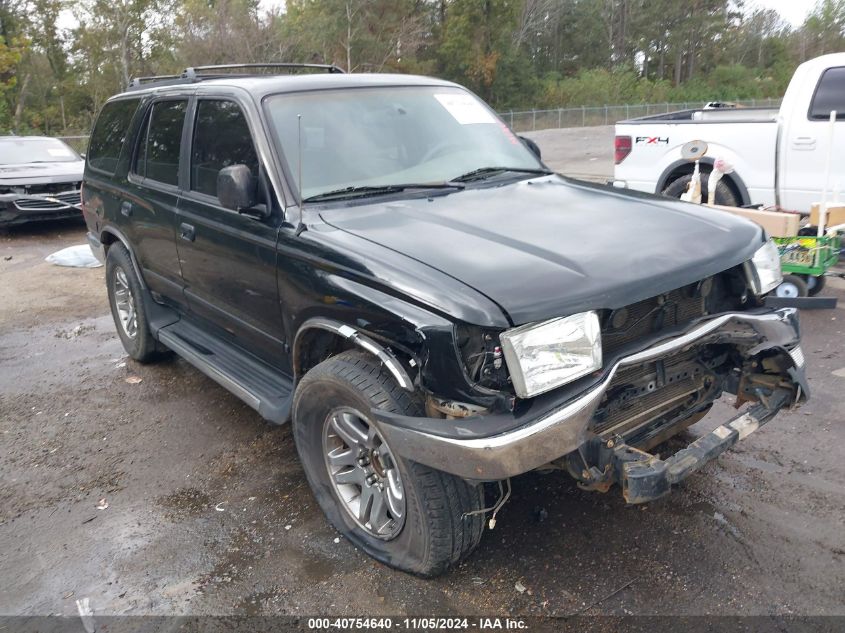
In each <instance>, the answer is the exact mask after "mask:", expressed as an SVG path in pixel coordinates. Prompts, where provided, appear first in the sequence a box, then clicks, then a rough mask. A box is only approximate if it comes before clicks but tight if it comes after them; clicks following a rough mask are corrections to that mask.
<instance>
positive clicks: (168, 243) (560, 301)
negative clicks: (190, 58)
mask: <svg viewBox="0 0 845 633" xmlns="http://www.w3.org/2000/svg"><path fill="white" fill-rule="evenodd" d="M301 69H304V70H307V71H314V72H312V73H311V74H294V75H291V76H278V75H271V76H260V75H251V74H250V73H257V72H258V69H257V68H249V67H238V68H235V69H232V68H220V67H206V68H201V69H188V70H187V71H185V73H183V74H182V75H181V76H180V77H171V78H159V79H154V80H146V81H140V82H138V81H136V82H135V83H134V84H133V85H132V86H131V88H130V90H128V91H127V92H126V93H124V94H120V95H117V96H115V97H113V98H112V99H111V100H109V101H108V103H107V104H106V105H105V106H104V108H103V110H102V112H101V113H100V116H99V119H98V121H97V123H96V126H95V128H94V131H93V136H92V138H91V143H90V149H89V154H88V159H87V164H86V170H85V183H84V190H83V191H84V194H83V209H84V214H85V219H86V222H87V224H88V228H89V240H90V243H91V246H92V249H94V251H95V252H97V253H99V254H100V255H101V256H102V257H104V259H105V262H106V283H107V289H108V296H109V301H110V304H111V309H112V313H113V315H114V320H115V323H116V326H117V331H118V335H119V336H120V338H121V340H122V341H123V344H124V346H125V348H126V350H127V352H128V353H129V354H130V356H131V357H132V358H134V359H136V360H138V361H141V362H146V361H150V360H153V359H155V358H157V357H158V356H160V355H161V354H163V353H165V352H167V351H168V350H169V351H172V352H175V353H177V354H179V355H180V356H182V357H183V358H185V359H186V360H187V361H188V362H190V363H192V364H193V365H195V366H196V367H197V368H198V369H199V370H201V371H202V372H204V373H205V374H207V375H208V376H210V377H211V378H212V379H214V380H215V381H217V382H218V383H220V384H221V385H223V386H224V387H226V388H227V389H229V390H231V391H232V392H233V393H235V394H236V395H238V396H239V397H240V398H242V399H243V400H244V401H245V402H246V403H248V404H249V405H250V406H252V407H254V408H255V409H256V410H257V411H258V412H259V413H260V414H261V415H262V416H263V417H265V418H266V419H268V420H271V421H273V422H277V423H283V422H286V421H288V420H292V423H293V435H294V439H295V442H296V446H297V449H298V452H299V456H300V458H301V461H302V465H303V469H304V471H305V475H306V477H307V478H308V481H309V483H310V485H311V487H312V489H313V491H314V494H315V496H316V498H317V500H318V502H319V504H320V506H321V507H322V509H323V511H324V512H325V513H326V515H327V517H328V518H329V520H330V521H331V522H332V524H333V525H334V526H335V527H336V528H337V529H338V530H340V531H341V532H342V533H343V534H344V535H346V536H347V537H348V538H349V539H350V540H351V541H352V542H354V543H355V544H356V545H358V546H359V547H361V548H362V549H364V550H365V551H367V552H368V553H369V554H371V555H372V556H374V557H375V558H377V559H378V560H381V561H383V562H385V563H387V564H389V565H392V566H394V567H397V568H400V569H404V570H407V571H410V572H414V573H418V574H423V575H433V574H436V573H439V572H441V571H443V570H445V569H446V568H448V567H449V566H450V565H452V564H454V563H456V562H457V561H459V560H461V559H462V558H463V557H464V556H466V555H467V554H469V553H470V552H471V551H472V550H473V549H474V548H475V546H476V545H477V544H478V542H479V539H480V538H481V534H482V531H483V527H484V521H485V514H486V513H488V512H490V511H491V510H492V511H493V512H494V513H495V509H496V508H498V507H500V506H501V504H502V503H503V502H504V500H505V498H506V495H505V494H503V493H502V492H501V491H503V490H504V486H503V485H501V484H502V482H504V481H506V480H507V479H508V478H510V477H512V476H514V475H518V474H520V473H524V472H526V471H529V470H532V469H550V468H557V469H562V470H565V471H567V472H569V473H570V474H571V475H572V476H573V477H575V479H576V480H577V481H578V482H579V485H581V486H582V487H584V488H587V489H591V490H599V491H606V490H608V488H610V487H611V486H612V485H614V484H619V485H620V487H621V488H622V493H623V495H624V496H625V498H626V499H627V500H628V502H630V503H641V502H644V501H648V500H650V499H655V498H657V497H660V496H661V495H663V494H665V493H666V492H668V491H669V489H670V487H671V485H672V484H674V483H676V482H678V481H680V480H682V479H683V478H684V477H686V476H688V475H689V474H690V473H692V472H693V471H695V470H697V469H698V468H699V467H700V466H701V465H702V464H703V463H705V462H706V461H707V460H708V459H711V458H713V457H715V456H716V455H718V454H720V453H721V452H723V451H724V450H726V449H727V448H728V447H729V446H731V445H732V444H734V443H735V442H736V441H737V440H738V439H740V438H743V437H745V436H746V435H748V434H749V433H751V432H752V431H754V430H755V429H757V428H758V427H759V426H761V425H762V424H764V423H765V422H767V421H768V420H769V419H771V418H772V417H773V416H774V415H775V414H776V413H777V412H778V411H779V410H780V409H781V408H783V407H789V406H792V405H794V404H796V403H798V402H800V401H802V400H803V399H804V398H806V396H807V388H806V384H805V380H804V370H803V366H804V359H803V355H802V353H801V348H800V347H799V333H798V316H797V313H796V311H795V310H794V309H790V308H785V309H769V308H767V307H765V305H764V299H765V296H766V294H767V293H768V292H769V291H770V290H771V289H772V288H774V287H775V286H776V285H777V284H778V283H779V281H780V267H779V266H780V264H779V258H778V253H777V249H776V248H775V247H774V246H773V244H772V243H771V242H770V241H769V240H768V239H767V237H766V236H765V235H764V234H763V232H762V230H761V229H760V228H759V227H758V226H756V225H754V224H751V223H749V222H747V221H745V220H742V219H739V218H736V217H734V216H732V215H728V214H724V213H721V212H718V211H714V210H711V209H705V208H702V207H698V206H693V205H689V204H686V203H682V202H678V201H671V200H667V199H661V198H657V197H654V196H650V195H645V194H639V193H633V192H627V191H620V190H615V189H612V188H606V187H602V186H597V185H592V184H587V183H583V182H578V181H574V180H570V179H567V178H564V177H561V176H558V175H555V174H553V173H551V172H550V171H549V170H548V169H547V168H546V167H545V165H544V164H543V163H542V161H541V160H540V157H539V151H538V150H537V149H536V146H532V145H531V144H529V143H527V142H525V141H524V140H522V139H520V138H519V137H517V136H515V135H514V134H513V133H512V132H511V130H510V129H509V128H508V127H507V126H506V125H505V124H504V123H503V122H502V121H501V120H500V119H499V118H498V117H497V116H496V115H495V113H493V112H492V111H491V110H490V109H489V108H488V107H487V106H486V105H485V104H484V103H482V102H481V101H480V100H479V99H477V98H476V97H475V96H474V95H472V94H471V93H469V92H468V91H466V90H465V89H463V88H461V87H460V86H457V85H455V84H452V83H449V82H446V81H441V80H437V79H430V78H423V77H414V76H400V75H377V74H373V75H346V74H341V73H340V72H338V71H337V69H335V68H333V67H306V66H301V67H298V66H296V67H293V68H291V67H284V68H282V67H279V66H276V67H270V70H279V71H280V72H281V71H282V70H301ZM263 70H264V71H265V72H266V70H267V67H265V68H264V69H263ZM227 73H231V74H227ZM724 393H730V394H735V395H736V398H737V404H738V405H739V404H743V403H748V406H747V407H745V409H744V410H742V411H741V412H740V413H739V414H738V415H737V416H735V417H734V418H733V419H731V420H729V421H727V422H725V423H724V424H722V425H719V426H717V427H716V428H715V429H714V430H713V431H712V432H710V433H707V434H705V435H703V436H702V437H700V438H699V439H697V440H695V441H694V442H692V443H690V444H689V446H687V447H686V448H684V449H682V450H681V451H679V452H677V453H676V454H674V455H673V456H671V457H669V458H667V459H659V458H658V457H657V456H655V455H652V454H650V453H649V452H648V451H649V450H651V449H652V448H653V447H655V446H657V445H658V444H660V443H662V442H663V441H665V440H666V439H667V438H669V437H671V436H674V435H676V434H677V433H678V432H680V431H681V430H682V429H684V428H686V427H687V426H689V425H691V424H693V423H694V422H696V421H697V420H699V419H701V418H702V417H703V416H704V415H705V414H706V413H707V412H708V411H709V409H710V408H711V406H712V404H713V402H714V401H715V400H716V399H717V398H719V397H720V396H721V395H722V394H724ZM150 406H155V404H154V403H151V404H150ZM497 484H498V485H497ZM485 495H486V497H487V498H485ZM491 505H492V506H493V507H490V506H491Z"/></svg>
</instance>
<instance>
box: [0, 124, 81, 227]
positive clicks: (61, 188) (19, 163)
mask: <svg viewBox="0 0 845 633" xmlns="http://www.w3.org/2000/svg"><path fill="white" fill-rule="evenodd" d="M84 169H85V160H84V159H83V157H82V156H80V155H79V154H77V153H76V152H75V151H74V150H73V149H72V148H71V147H69V146H68V145H67V144H66V143H64V142H62V141H60V140H59V139H57V138H50V137H48V136H6V137H0V228H6V227H10V226H15V225H18V224H24V223H26V222H34V221H43V220H59V219H64V218H79V219H80V220H81V219H82V213H81V209H80V194H79V187H80V185H81V184H82V172H83V170H84Z"/></svg>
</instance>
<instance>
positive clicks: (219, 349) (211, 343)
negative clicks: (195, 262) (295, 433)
mask: <svg viewBox="0 0 845 633" xmlns="http://www.w3.org/2000/svg"><path fill="white" fill-rule="evenodd" d="M157 336H158V340H159V341H161V342H162V343H163V344H164V345H166V346H167V347H168V348H169V349H171V350H173V351H174V352H175V353H176V354H178V355H179V356H181V357H182V358H184V359H185V360H186V361H188V362H189V363H190V364H191V365H193V366H194V367H196V368H197V369H199V370H200V371H201V372H202V373H204V374H205V375H206V376H208V377H209V378H211V379H212V380H214V381H215V382H217V383H218V384H220V385H221V386H222V387H225V388H226V389H228V390H229V391H231V392H232V393H233V394H235V395H236V396H238V398H240V399H241V400H243V401H244V402H246V403H247V404H248V405H249V406H251V407H252V408H253V409H255V410H256V411H258V413H259V414H260V415H261V417H263V418H265V419H266V420H269V421H271V422H275V423H276V424H283V423H284V422H287V420H288V416H289V414H290V407H291V401H292V400H293V384H292V383H291V381H290V380H288V379H287V378H285V377H284V376H283V375H281V373H280V372H279V370H277V369H275V368H273V367H270V366H269V365H267V364H266V363H264V362H263V361H261V360H259V359H257V358H255V357H254V356H251V355H250V354H247V353H246V352H243V351H241V350H239V349H237V348H235V347H234V346H233V345H231V344H229V343H226V342H225V341H221V340H220V339H219V338H217V337H215V336H212V335H210V334H208V333H206V332H204V331H202V330H200V329H199V328H197V327H195V326H193V325H191V324H190V323H188V322H186V321H184V320H181V321H178V322H176V323H172V324H170V325H166V326H164V327H162V328H160V329H159V330H158V332H157Z"/></svg>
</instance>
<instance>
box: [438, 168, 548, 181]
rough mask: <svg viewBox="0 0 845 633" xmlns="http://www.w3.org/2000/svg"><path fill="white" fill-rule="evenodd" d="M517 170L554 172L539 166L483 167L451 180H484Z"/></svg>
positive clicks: (544, 173) (517, 171)
mask: <svg viewBox="0 0 845 633" xmlns="http://www.w3.org/2000/svg"><path fill="white" fill-rule="evenodd" d="M508 171H511V172H515V173H517V174H537V175H540V176H548V175H550V174H553V173H554V172H551V171H549V170H548V169H540V168H539V167H481V168H479V169H473V170H472V171H468V172H467V173H465V174H461V175H460V176H458V177H457V178H452V180H451V182H472V181H473V180H484V179H485V178H490V177H491V176H498V175H499V174H503V173H505V172H508Z"/></svg>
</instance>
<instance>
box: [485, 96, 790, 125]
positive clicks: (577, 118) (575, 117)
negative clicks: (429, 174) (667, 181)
mask: <svg viewBox="0 0 845 633" xmlns="http://www.w3.org/2000/svg"><path fill="white" fill-rule="evenodd" d="M780 102H781V100H780V99H746V100H735V101H731V102H730V103H736V104H737V105H741V106H744V107H751V108H758V107H766V108H775V107H778V106H779V105H780ZM703 105H704V104H703V103H701V102H693V101H685V102H683V103H637V104H626V105H604V106H581V107H578V108H555V109H552V110H509V111H507V112H499V116H500V117H502V119H503V120H504V121H505V122H506V123H507V124H508V125H510V127H511V129H512V130H513V131H514V132H530V131H532V130H549V129H554V128H563V127H586V126H591V125H613V124H614V123H617V122H618V121H624V120H626V119H633V118H636V117H641V116H649V115H652V114H666V113H668V112H677V111H678V110H690V109H695V108H701V107H702V106H703Z"/></svg>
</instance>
